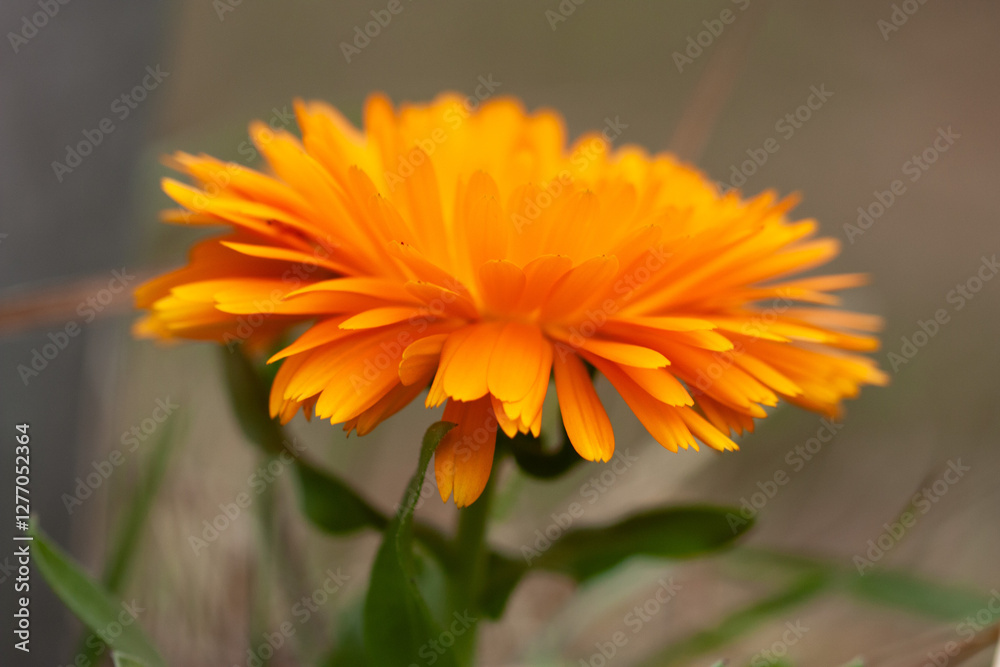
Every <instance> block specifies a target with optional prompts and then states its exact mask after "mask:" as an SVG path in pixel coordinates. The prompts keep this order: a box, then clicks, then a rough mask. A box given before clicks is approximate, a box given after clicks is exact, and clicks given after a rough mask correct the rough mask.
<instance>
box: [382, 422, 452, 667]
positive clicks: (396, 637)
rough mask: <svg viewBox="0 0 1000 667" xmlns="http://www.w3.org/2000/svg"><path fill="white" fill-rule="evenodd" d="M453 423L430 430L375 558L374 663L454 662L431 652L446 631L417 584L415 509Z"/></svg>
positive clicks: (448, 664)
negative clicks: (426, 475)
mask: <svg viewBox="0 0 1000 667" xmlns="http://www.w3.org/2000/svg"><path fill="white" fill-rule="evenodd" d="M452 427H453V424H450V423H447V422H437V423H435V424H433V425H431V427H430V428H429V429H427V433H426V434H425V435H424V440H423V445H422V447H421V449H420V460H419V463H418V465H417V472H416V474H415V475H414V476H413V478H412V479H411V480H410V484H409V486H408V487H407V490H406V493H405V495H404V496H403V501H402V503H401V505H400V508H399V511H398V512H397V514H396V516H395V518H394V519H393V520H392V521H391V522H390V523H389V526H388V527H387V528H386V530H385V534H384V537H383V539H382V546H381V547H379V550H378V554H376V556H375V564H374V566H373V567H372V575H371V583H370V584H369V587H368V596H367V599H366V601H365V612H364V638H365V649H366V651H367V653H368V658H369V662H370V663H371V664H376V665H402V666H405V665H409V664H412V663H417V664H423V663H424V662H425V661H426V660H428V659H429V657H431V656H433V657H434V658H435V663H436V664H437V665H439V666H440V667H454V665H455V657H454V654H453V653H452V652H451V651H446V652H445V653H444V654H439V653H437V652H435V651H434V650H432V647H431V644H430V642H431V641H432V640H434V639H436V638H438V637H439V636H441V634H442V630H441V627H440V626H439V625H438V624H437V622H435V620H434V619H433V617H432V615H431V612H430V609H429V608H428V606H427V602H426V601H425V600H424V598H423V596H422V595H421V593H420V591H419V590H418V588H417V585H416V572H415V566H414V557H413V512H414V508H415V507H416V503H417V501H418V500H419V498H420V489H421V487H422V486H423V483H424V475H425V473H426V470H427V465H428V464H429V463H430V460H431V456H433V454H434V450H435V449H437V446H438V443H440V442H441V438H443V437H444V435H445V433H447V432H448V431H449V430H450V429H451V428H452Z"/></svg>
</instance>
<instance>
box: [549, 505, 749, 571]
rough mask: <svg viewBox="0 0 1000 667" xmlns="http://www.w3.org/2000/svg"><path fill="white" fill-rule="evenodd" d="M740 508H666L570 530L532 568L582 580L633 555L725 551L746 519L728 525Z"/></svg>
mask: <svg viewBox="0 0 1000 667" xmlns="http://www.w3.org/2000/svg"><path fill="white" fill-rule="evenodd" d="M734 514H735V515H736V516H738V515H739V510H737V509H734V508H728V507H711V506H707V505H700V506H688V507H668V508H663V509H656V510H652V511H649V512H643V513H641V514H636V515H633V516H631V517H629V518H627V519H625V520H624V521H621V522H620V523H616V524H613V525H610V526H603V527H599V528H582V529H578V530H571V531H569V532H568V533H566V534H565V535H563V536H562V537H559V538H558V539H557V540H555V541H554V542H553V543H552V546H551V547H550V548H548V550H546V551H544V552H543V553H542V554H541V557H540V558H538V560H537V561H536V562H535V564H534V566H533V567H539V568H542V569H546V570H554V571H557V572H563V573H565V574H569V575H570V576H572V577H573V578H575V579H576V580H578V581H585V580H587V579H590V578H591V577H594V576H597V575H599V574H601V573H602V572H605V571H607V570H610V569H611V568H613V567H615V566H616V565H618V564H619V563H621V562H623V561H625V560H626V559H628V558H630V557H632V556H639V555H644V556H653V557H656V558H672V559H681V558H694V557H697V556H704V555H708V554H711V553H713V552H716V551H719V550H720V549H724V548H725V547H728V546H729V545H730V544H732V543H733V542H734V541H735V540H736V539H737V538H738V537H740V536H741V535H742V534H743V533H745V532H746V531H747V530H748V529H749V528H750V527H751V522H746V523H744V524H743V525H741V526H731V525H730V523H729V519H728V517H730V516H732V515H734Z"/></svg>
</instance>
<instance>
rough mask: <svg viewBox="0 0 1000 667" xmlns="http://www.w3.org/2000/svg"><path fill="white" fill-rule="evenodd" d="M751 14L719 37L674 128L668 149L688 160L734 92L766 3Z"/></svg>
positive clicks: (700, 148) (697, 151)
mask: <svg viewBox="0 0 1000 667" xmlns="http://www.w3.org/2000/svg"><path fill="white" fill-rule="evenodd" d="M749 14H750V15H749V16H747V17H746V18H745V19H744V20H743V21H738V22H737V23H736V24H735V25H734V26H733V29H732V30H733V32H732V33H727V34H725V35H723V36H722V38H721V39H720V42H719V44H718V46H717V47H716V51H715V53H713V54H712V58H711V60H709V62H708V65H707V66H706V67H705V72H704V73H703V74H702V75H701V78H700V79H699V80H698V83H697V85H696V86H695V89H694V92H693V93H691V99H690V100H689V101H688V103H687V105H686V106H685V107H684V111H683V112H682V113H681V118H680V120H679V121H678V122H677V127H676V128H674V133H673V136H672V137H671V138H670V142H669V144H668V149H669V150H670V152H672V153H674V154H675V155H677V156H679V157H681V158H683V159H685V160H693V161H696V160H697V159H698V157H700V155H701V153H702V151H703V150H704V149H705V145H706V144H707V143H708V139H709V137H710V136H711V134H712V129H713V128H714V127H715V122H716V121H717V120H718V118H719V114H720V113H721V112H722V109H723V107H725V105H726V101H727V100H728V99H729V96H730V95H731V94H732V92H733V86H734V84H735V83H736V78H737V76H738V75H739V73H740V70H741V69H742V68H743V65H744V64H745V63H746V61H747V59H748V54H749V51H750V46H751V45H752V44H753V38H754V36H755V35H756V33H757V29H758V28H759V26H760V25H761V23H762V21H763V18H764V16H766V15H767V4H766V3H764V2H761V3H759V6H755V8H754V9H752V10H750V12H749Z"/></svg>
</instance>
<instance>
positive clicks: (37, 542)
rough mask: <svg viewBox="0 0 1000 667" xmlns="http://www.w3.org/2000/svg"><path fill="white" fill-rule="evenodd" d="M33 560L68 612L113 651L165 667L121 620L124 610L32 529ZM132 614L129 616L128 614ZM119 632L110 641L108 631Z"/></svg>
mask: <svg viewBox="0 0 1000 667" xmlns="http://www.w3.org/2000/svg"><path fill="white" fill-rule="evenodd" d="M31 535H32V537H34V541H33V542H32V546H31V553H32V559H33V560H34V562H35V564H36V565H37V566H38V570H39V572H40V573H41V575H42V577H43V578H44V579H45V581H46V582H47V583H48V584H49V586H50V587H51V588H52V590H53V591H54V592H55V594H56V595H57V596H59V599H60V600H62V601H63V603H64V604H65V605H66V606H67V607H69V609H70V611H72V612H73V614H74V615H76V617H77V618H79V619H80V620H81V621H82V622H83V624H84V625H86V626H87V627H88V628H90V629H91V630H92V631H93V632H94V633H95V634H96V635H98V636H99V637H100V638H101V639H102V640H103V641H104V642H106V643H107V644H108V645H110V646H111V647H112V648H114V649H117V650H119V651H121V652H122V653H125V654H127V655H129V656H135V658H136V659H138V660H141V661H142V662H143V663H145V664H146V665H148V667H166V663H165V662H164V661H163V658H162V657H160V654H159V652H157V650H156V648H155V647H154V646H153V643H152V642H151V641H150V640H149V638H148V637H147V636H146V634H145V632H144V631H143V630H142V628H141V627H140V626H139V624H138V622H137V621H136V619H135V617H134V616H131V621H130V622H127V623H126V622H125V621H123V620H122V619H121V614H123V613H124V612H125V611H126V610H127V607H126V605H124V604H123V603H121V602H120V601H119V600H117V599H115V598H114V597H113V596H112V595H111V594H110V593H108V592H107V591H106V590H105V589H104V588H103V587H101V586H100V585H99V584H97V583H96V582H95V581H94V580H93V579H92V578H91V577H90V576H89V575H88V574H86V572H84V571H83V569H82V568H81V567H80V566H79V565H78V564H77V563H76V562H74V561H73V560H72V558H70V557H69V556H68V555H67V554H66V553H65V552H63V551H62V550H61V549H60V548H59V547H57V546H56V545H55V544H54V543H51V542H50V541H49V539H48V538H47V537H46V536H45V534H44V533H42V532H41V530H39V529H38V528H37V526H35V525H32V529H31ZM130 613H131V612H130ZM111 627H115V628H116V630H117V628H121V633H120V634H117V636H115V637H112V636H111V634H112V633H110V632H109V631H108V629H109V628H111Z"/></svg>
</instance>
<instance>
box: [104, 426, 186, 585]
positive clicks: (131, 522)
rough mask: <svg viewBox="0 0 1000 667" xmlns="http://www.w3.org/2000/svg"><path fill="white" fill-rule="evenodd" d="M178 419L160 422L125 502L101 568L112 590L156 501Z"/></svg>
mask: <svg viewBox="0 0 1000 667" xmlns="http://www.w3.org/2000/svg"><path fill="white" fill-rule="evenodd" d="M179 419H181V415H179V414H178V415H177V416H175V417H173V418H168V419H167V421H166V422H165V423H164V424H163V431H162V432H161V434H160V437H159V438H158V439H157V440H156V442H155V444H154V445H153V451H152V456H151V457H150V460H149V464H148V467H147V468H146V470H145V471H144V473H143V475H142V477H141V478H140V480H139V483H138V485H137V486H136V492H135V494H134V495H133V496H132V497H131V499H130V501H129V503H128V507H127V509H126V511H125V516H124V518H123V520H122V523H121V526H122V527H121V530H120V532H119V534H118V536H117V539H116V540H115V543H114V547H113V549H112V551H111V554H110V556H109V558H108V560H107V562H106V564H105V568H104V577H103V579H104V585H105V586H107V587H108V590H109V591H111V592H112V593H118V592H120V590H121V588H122V586H123V584H124V583H125V581H126V580H127V577H128V573H129V567H130V566H131V563H132V556H133V554H134V553H135V550H136V547H137V546H138V545H139V540H140V539H141V538H142V529H143V526H144V525H145V523H146V519H147V518H148V517H149V512H150V510H151V509H152V507H153V501H155V500H156V494H157V493H158V492H159V490H160V485H161V483H162V482H163V477H164V476H165V475H166V472H167V467H168V466H167V464H168V463H169V461H170V454H171V453H172V452H173V448H174V443H175V442H177V441H178V438H176V437H175V433H176V430H177V429H176V428H175V426H176V424H177V422H178V420H179Z"/></svg>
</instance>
